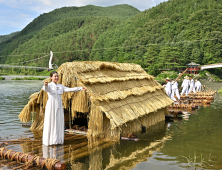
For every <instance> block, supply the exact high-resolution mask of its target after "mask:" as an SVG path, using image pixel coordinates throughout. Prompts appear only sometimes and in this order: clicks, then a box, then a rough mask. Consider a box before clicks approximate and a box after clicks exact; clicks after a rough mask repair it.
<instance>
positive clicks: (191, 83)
mask: <svg viewBox="0 0 222 170" xmlns="http://www.w3.org/2000/svg"><path fill="white" fill-rule="evenodd" d="M192 91H193V92H194V93H196V90H195V82H194V79H193V77H190V89H189V92H188V94H189V93H191V92H192Z"/></svg>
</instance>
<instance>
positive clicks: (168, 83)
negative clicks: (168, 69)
mask: <svg viewBox="0 0 222 170" xmlns="http://www.w3.org/2000/svg"><path fill="white" fill-rule="evenodd" d="M166 82H167V84H166V86H165V91H166V94H167V95H168V96H169V97H171V89H172V85H171V82H170V79H169V78H166Z"/></svg>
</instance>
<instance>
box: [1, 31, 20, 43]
mask: <svg viewBox="0 0 222 170" xmlns="http://www.w3.org/2000/svg"><path fill="white" fill-rule="evenodd" d="M18 33H19V31H16V32H13V33H11V34H8V35H0V43H1V42H3V41H6V40H8V39H10V38H12V37H13V36H15V35H17V34H18Z"/></svg>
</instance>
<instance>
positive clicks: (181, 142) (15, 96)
mask: <svg viewBox="0 0 222 170" xmlns="http://www.w3.org/2000/svg"><path fill="white" fill-rule="evenodd" d="M206 83H207V86H208V87H211V88H212V89H213V90H218V89H219V88H220V87H221V86H222V83H215V82H206ZM41 86H42V82H41V81H36V82H32V81H29V82H28V81H26V82H15V81H14V82H13V81H10V82H7V81H4V82H3V83H1V84H0V89H4V90H3V91H0V99H1V103H0V106H1V107H0V116H1V119H0V135H1V138H4V136H5V135H7V136H8V139H15V138H20V137H32V138H34V139H36V140H41V138H42V134H39V133H32V132H31V131H30V130H29V129H28V128H24V127H22V126H21V123H20V122H19V120H18V114H19V113H20V111H21V109H22V108H23V107H24V105H25V104H26V103H27V101H28V97H29V96H30V94H32V93H34V92H36V91H38V90H39V89H40V88H41ZM221 102H222V94H217V95H216V96H215V100H214V102H212V103H211V104H210V105H208V106H199V109H198V110H196V111H192V112H191V111H189V112H188V111H187V113H185V115H184V116H183V117H182V118H176V119H173V120H171V121H170V122H166V123H165V122H160V123H158V124H156V125H155V126H152V127H150V128H149V129H147V131H146V132H145V133H138V134H137V136H138V138H139V139H140V140H139V141H138V142H136V141H123V140H121V141H119V142H118V143H111V142H106V143H100V144H99V147H94V148H93V149H89V148H88V147H87V139H86V137H83V136H73V135H70V134H67V135H66V136H65V144H64V145H56V146H49V147H45V146H43V145H42V143H41V142H32V143H31V142H25V143H21V144H17V145H13V146H12V149H13V150H16V151H22V152H26V153H27V152H31V153H33V154H37V155H39V156H43V157H45V158H57V159H59V160H61V161H63V162H67V169H73V170H85V169H87V170H88V169H92V170H93V169H111V170H112V169H113V170H114V169H115V170H116V169H134V170H141V169H152V170H153V169H161V170H165V169H195V168H196V169H198V168H199V169H222V157H221V153H222V148H221V145H222V124H221V120H222V105H221ZM9 134H17V136H9ZM80 144H81V145H80ZM194 158H195V161H196V167H195V166H194V165H193V164H190V166H191V167H189V166H188V165H189V160H190V161H192V162H194ZM203 158H204V161H205V162H207V163H206V164H204V165H201V166H202V167H201V166H200V163H201V161H202V160H203Z"/></svg>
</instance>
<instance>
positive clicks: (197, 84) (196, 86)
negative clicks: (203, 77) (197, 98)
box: [195, 80, 201, 92]
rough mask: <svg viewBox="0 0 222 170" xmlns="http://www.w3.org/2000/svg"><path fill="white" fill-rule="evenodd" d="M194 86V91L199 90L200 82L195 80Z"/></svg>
mask: <svg viewBox="0 0 222 170" xmlns="http://www.w3.org/2000/svg"><path fill="white" fill-rule="evenodd" d="M195 88H196V92H198V91H201V82H200V81H199V80H197V81H196V82H195Z"/></svg>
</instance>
